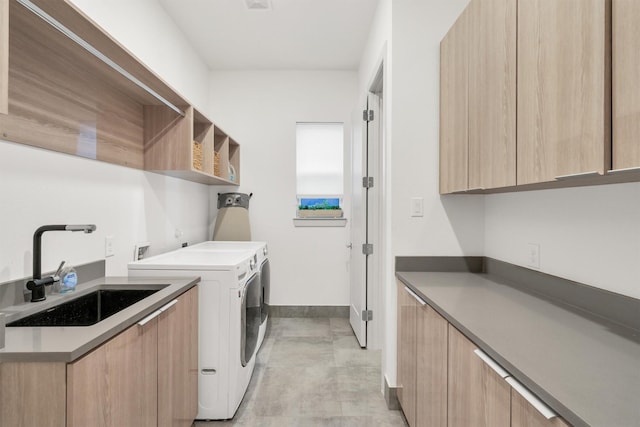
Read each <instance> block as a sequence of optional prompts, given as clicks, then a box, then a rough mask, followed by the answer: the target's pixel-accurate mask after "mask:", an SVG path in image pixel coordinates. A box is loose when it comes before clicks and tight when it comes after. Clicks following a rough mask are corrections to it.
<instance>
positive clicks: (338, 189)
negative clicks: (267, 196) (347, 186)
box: [296, 123, 344, 196]
mask: <svg viewBox="0 0 640 427" xmlns="http://www.w3.org/2000/svg"><path fill="white" fill-rule="evenodd" d="M343 142H344V130H343V125H342V123H297V125H296V184H297V188H296V191H297V194H298V195H307V196H312V195H316V196H340V195H342V194H343V193H344V159H343Z"/></svg>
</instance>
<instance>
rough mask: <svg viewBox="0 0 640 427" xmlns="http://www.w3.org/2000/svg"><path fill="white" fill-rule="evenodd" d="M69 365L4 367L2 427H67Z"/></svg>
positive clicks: (0, 390)
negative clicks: (66, 377)
mask: <svg viewBox="0 0 640 427" xmlns="http://www.w3.org/2000/svg"><path fill="white" fill-rule="evenodd" d="M65 375H66V364H64V363H29V362H6V363H0V426H7V427H8V426H24V427H31V426H33V427H36V426H37V427H65V409H66V408H65V406H66V400H67V393H66V390H67V389H66V385H65Z"/></svg>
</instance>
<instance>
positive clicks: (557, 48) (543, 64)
mask: <svg viewBox="0 0 640 427" xmlns="http://www.w3.org/2000/svg"><path fill="white" fill-rule="evenodd" d="M610 12H611V0H562V1H558V0H519V1H518V38H517V39H518V53H517V56H518V83H517V90H518V106H517V122H518V125H517V141H518V150H517V174H518V179H517V183H518V185H520V184H529V183H536V182H544V181H553V180H554V179H555V178H556V177H559V176H566V175H575V174H582V173H589V172H598V173H600V174H602V173H604V172H605V171H606V170H607V169H609V167H610V164H611V136H610V135H611V119H610V116H611V115H610V111H611V93H610V92H611V91H610V80H609V79H610V74H611V73H610V68H611V62H610V49H611V46H610V37H609V36H608V32H609V25H610V24H609V22H610Z"/></svg>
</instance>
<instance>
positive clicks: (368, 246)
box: [362, 243, 373, 255]
mask: <svg viewBox="0 0 640 427" xmlns="http://www.w3.org/2000/svg"><path fill="white" fill-rule="evenodd" d="M362 253H363V254H365V255H371V254H372V253H373V243H363V244H362Z"/></svg>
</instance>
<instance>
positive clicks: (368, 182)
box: [362, 176, 373, 188]
mask: <svg viewBox="0 0 640 427" xmlns="http://www.w3.org/2000/svg"><path fill="white" fill-rule="evenodd" d="M362 186H363V187H364V188H373V177H372V176H364V177H362Z"/></svg>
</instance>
